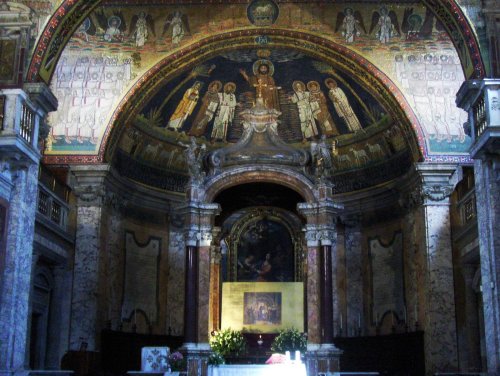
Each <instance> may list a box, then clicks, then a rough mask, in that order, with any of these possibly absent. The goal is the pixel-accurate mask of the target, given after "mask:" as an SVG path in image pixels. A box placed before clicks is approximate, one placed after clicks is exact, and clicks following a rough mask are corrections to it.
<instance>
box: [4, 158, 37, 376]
mask: <svg viewBox="0 0 500 376" xmlns="http://www.w3.org/2000/svg"><path fill="white" fill-rule="evenodd" d="M9 168H10V173H11V176H12V191H11V192H10V207H9V214H8V218H7V236H6V247H5V255H4V270H3V271H2V291H1V292H0V299H1V300H0V354H2V355H1V356H0V374H10V373H9V372H16V371H21V370H23V369H27V368H28V361H29V324H30V319H31V318H30V299H29V298H30V292H31V277H32V251H33V238H34V227H35V212H36V197H37V189H38V165H37V164H35V163H27V164H22V165H15V164H12V163H11V164H10V166H9Z"/></svg>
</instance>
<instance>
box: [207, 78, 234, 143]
mask: <svg viewBox="0 0 500 376" xmlns="http://www.w3.org/2000/svg"><path fill="white" fill-rule="evenodd" d="M235 91H236V84H234V83H233V82H228V83H227V84H225V85H224V92H223V93H219V103H220V106H219V111H218V112H217V116H216V117H215V120H214V128H213V130H212V140H222V141H226V137H227V129H228V126H229V125H231V124H232V123H233V119H234V109H235V108H236V105H237V102H236V95H235V94H234V92H235Z"/></svg>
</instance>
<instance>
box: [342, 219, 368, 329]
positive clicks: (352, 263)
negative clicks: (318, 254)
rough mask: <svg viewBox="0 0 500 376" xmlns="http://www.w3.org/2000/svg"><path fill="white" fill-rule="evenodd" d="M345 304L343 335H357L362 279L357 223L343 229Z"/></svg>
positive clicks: (361, 297) (360, 324)
mask: <svg viewBox="0 0 500 376" xmlns="http://www.w3.org/2000/svg"><path fill="white" fill-rule="evenodd" d="M345 248H346V252H345V257H346V290H347V291H346V295H347V297H346V302H347V317H346V319H345V334H346V335H347V336H352V335H355V336H356V335H358V332H359V331H361V330H362V328H363V322H364V321H363V279H362V266H363V263H362V252H361V228H360V224H359V221H358V222H355V223H353V225H352V226H346V227H345Z"/></svg>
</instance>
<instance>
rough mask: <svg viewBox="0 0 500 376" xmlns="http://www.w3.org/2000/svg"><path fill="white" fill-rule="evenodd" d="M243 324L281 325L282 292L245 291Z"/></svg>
mask: <svg viewBox="0 0 500 376" xmlns="http://www.w3.org/2000/svg"><path fill="white" fill-rule="evenodd" d="M243 325H281V292H245V293H244V294H243Z"/></svg>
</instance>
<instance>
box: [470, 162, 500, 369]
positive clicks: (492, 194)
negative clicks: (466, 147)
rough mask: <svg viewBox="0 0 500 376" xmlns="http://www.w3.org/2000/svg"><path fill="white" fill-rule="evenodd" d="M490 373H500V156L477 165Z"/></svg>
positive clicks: (483, 288) (475, 168) (476, 182)
mask: <svg viewBox="0 0 500 376" xmlns="http://www.w3.org/2000/svg"><path fill="white" fill-rule="evenodd" d="M474 174H475V184H476V205H477V219H478V229H479V253H480V259H481V290H482V295H483V311H484V332H485V344H486V358H487V364H488V372H491V373H492V374H497V373H500V292H499V289H500V231H499V228H500V202H499V197H500V157H499V156H495V157H493V156H489V157H487V158H485V159H483V160H480V159H477V160H476V161H475V164H474Z"/></svg>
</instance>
